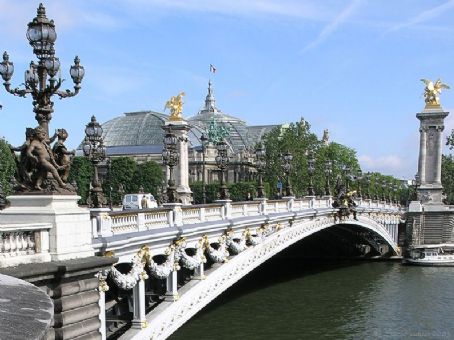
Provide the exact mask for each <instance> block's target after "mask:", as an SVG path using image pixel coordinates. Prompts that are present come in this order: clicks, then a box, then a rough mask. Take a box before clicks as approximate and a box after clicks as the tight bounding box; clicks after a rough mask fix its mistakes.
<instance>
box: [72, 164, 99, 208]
mask: <svg viewBox="0 0 454 340" xmlns="http://www.w3.org/2000/svg"><path fill="white" fill-rule="evenodd" d="M93 172H94V169H93V165H92V164H91V162H90V161H89V160H88V159H87V158H85V157H74V158H73V161H72V165H71V169H70V172H69V177H68V182H69V183H73V182H74V181H75V182H76V184H77V194H78V195H79V196H80V197H81V199H80V201H79V203H81V204H86V203H87V198H88V195H89V193H90V182H91V180H92V178H93Z"/></svg>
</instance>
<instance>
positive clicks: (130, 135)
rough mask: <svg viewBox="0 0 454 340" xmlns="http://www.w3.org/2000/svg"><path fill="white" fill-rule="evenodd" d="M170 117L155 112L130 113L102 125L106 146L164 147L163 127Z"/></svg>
mask: <svg viewBox="0 0 454 340" xmlns="http://www.w3.org/2000/svg"><path fill="white" fill-rule="evenodd" d="M168 117H169V116H167V115H165V114H162V113H158V112H153V111H141V112H128V113H125V115H124V116H123V117H117V118H114V119H112V120H109V121H107V122H105V123H104V124H102V128H103V129H104V134H103V139H104V144H105V145H106V146H108V147H112V146H126V145H162V140H163V138H164V130H163V129H162V126H163V125H164V123H165V122H166V121H167V119H168Z"/></svg>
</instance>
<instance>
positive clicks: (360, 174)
mask: <svg viewBox="0 0 454 340" xmlns="http://www.w3.org/2000/svg"><path fill="white" fill-rule="evenodd" d="M355 179H356V192H357V195H358V198H361V196H362V193H361V181H362V180H363V172H362V171H361V169H358V171H357V172H356V178H355Z"/></svg>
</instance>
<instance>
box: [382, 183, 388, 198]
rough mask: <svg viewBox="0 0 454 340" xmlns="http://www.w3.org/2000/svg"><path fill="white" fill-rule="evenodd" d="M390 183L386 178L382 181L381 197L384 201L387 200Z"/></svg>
mask: <svg viewBox="0 0 454 340" xmlns="http://www.w3.org/2000/svg"><path fill="white" fill-rule="evenodd" d="M387 185H388V183H387V182H386V179H383V181H382V183H381V199H382V201H385V202H386V187H387Z"/></svg>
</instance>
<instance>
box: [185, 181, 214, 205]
mask: <svg viewBox="0 0 454 340" xmlns="http://www.w3.org/2000/svg"><path fill="white" fill-rule="evenodd" d="M189 187H190V188H191V191H192V195H193V199H194V204H202V202H203V200H202V198H203V194H202V193H203V191H202V187H203V185H202V182H192V183H191V184H190V185H189ZM205 190H206V202H207V203H213V202H214V201H215V200H217V199H218V194H219V183H210V184H206V185H205Z"/></svg>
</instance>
